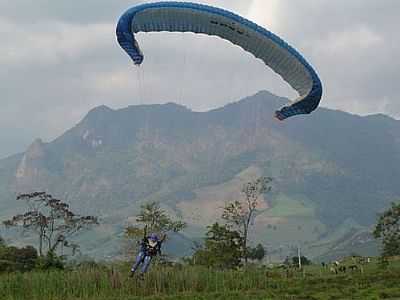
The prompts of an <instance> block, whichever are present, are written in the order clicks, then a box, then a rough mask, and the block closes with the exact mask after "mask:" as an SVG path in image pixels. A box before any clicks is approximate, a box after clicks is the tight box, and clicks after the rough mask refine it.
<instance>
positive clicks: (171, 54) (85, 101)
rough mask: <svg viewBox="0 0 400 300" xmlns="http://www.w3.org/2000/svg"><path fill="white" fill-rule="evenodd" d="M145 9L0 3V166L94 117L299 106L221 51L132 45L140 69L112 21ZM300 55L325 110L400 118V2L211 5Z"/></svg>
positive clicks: (278, 82)
mask: <svg viewBox="0 0 400 300" xmlns="http://www.w3.org/2000/svg"><path fill="white" fill-rule="evenodd" d="M142 2H143V1H134V0H131V1H126V0H82V1H67V0H58V1H54V0H35V1H32V0H15V1H9V0H0V103H1V109H0V158H1V157H6V156H8V155H11V154H14V153H17V152H23V151H25V149H26V147H27V146H28V145H29V144H30V143H32V141H33V140H34V139H36V138H42V139H43V140H44V141H51V140H52V139H54V138H56V137H57V136H59V135H61V134H62V133H63V132H65V131H66V130H68V129H69V128H71V127H73V126H74V125H75V124H77V123H78V122H79V121H80V120H81V119H82V118H83V117H84V116H85V115H86V114H87V112H88V111H89V110H90V109H92V108H94V107H96V106H99V105H107V106H109V107H111V108H113V109H118V108H122V107H126V106H129V105H137V104H151V103H166V102H176V103H179V104H182V105H185V106H187V107H189V108H191V109H193V110H195V111H206V110H209V109H213V108H217V107H220V106H223V105H225V104H227V103H229V102H233V101H237V100H239V99H241V98H242V97H245V96H248V95H251V94H254V93H256V92H257V91H259V90H268V91H271V92H273V93H275V94H277V95H279V96H284V97H288V98H294V97H295V96H296V94H295V93H294V92H293V90H292V89H291V88H290V87H289V86H287V84H286V83H285V82H284V81H283V80H282V79H281V78H280V77H279V76H277V75H276V74H274V73H273V72H272V71H271V70H270V69H268V68H267V67H266V66H265V65H264V64H263V63H262V62H261V61H259V60H257V59H255V58H254V57H253V56H251V55H250V54H248V53H246V52H244V51H243V50H242V49H240V48H239V47H236V46H234V45H232V44H230V43H228V42H226V41H223V40H221V39H218V38H215V37H209V36H202V35H197V36H195V35H193V34H189V33H185V34H178V33H157V34H155V33H152V34H140V35H139V36H138V40H139V43H140V45H141V48H142V50H143V52H144V54H145V61H144V63H143V65H142V66H141V67H140V68H137V67H134V66H133V65H132V63H131V61H130V59H129V57H128V56H127V55H126V54H125V53H124V52H123V51H122V50H121V49H120V47H119V46H118V44H117V42H116V40H115V26H116V23H117V21H118V18H119V16H120V15H121V14H122V13H123V12H124V11H125V10H126V9H127V8H129V7H131V6H133V5H135V4H138V3H142ZM198 2H201V3H205V4H210V5H214V6H218V7H223V8H225V9H228V10H232V11H234V12H236V13H238V14H240V15H242V16H244V17H247V18H249V19H250V20H252V21H255V22H257V23H258V24H260V25H262V26H264V27H266V28H267V29H268V30H270V31H272V32H274V33H275V34H277V35H279V36H280V37H282V38H283V39H284V40H286V41H287V42H288V43H289V44H291V45H292V46H294V47H295V48H296V49H297V50H299V52H301V53H302V54H303V55H304V56H305V58H306V59H307V60H308V61H309V62H310V63H311V65H313V66H314V68H315V69H316V70H317V73H318V74H319V75H320V78H321V80H322V82H323V86H324V95H323V99H322V102H321V106H323V107H327V108H332V109H339V110H343V111H347V112H351V113H354V114H360V115H368V114H375V113H385V114H388V115H390V116H392V117H394V118H400V101H399V100H400V99H398V97H399V96H398V95H399V94H400V87H399V84H398V82H397V80H396V79H398V78H399V75H398V70H400V60H399V59H398V53H400V35H399V34H398V32H397V31H398V28H400V19H399V18H398V16H399V15H400V1H398V0H335V1H332V0H298V1H297V0H296V1H292V0H208V1H198Z"/></svg>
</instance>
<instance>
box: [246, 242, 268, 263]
mask: <svg viewBox="0 0 400 300" xmlns="http://www.w3.org/2000/svg"><path fill="white" fill-rule="evenodd" d="M264 257H265V249H264V247H263V245H261V244H258V245H257V246H256V247H255V248H250V249H249V250H248V258H250V259H251V260H258V261H262V260H263V258H264Z"/></svg>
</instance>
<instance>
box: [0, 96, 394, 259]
mask: <svg viewBox="0 0 400 300" xmlns="http://www.w3.org/2000/svg"><path fill="white" fill-rule="evenodd" d="M286 102H287V100H286V99H284V98H280V97H277V96H274V95H273V94H271V93H269V92H259V93H257V94H256V95H254V96H251V97H248V98H245V99H243V100H241V101H238V102H235V103H231V104H228V105H226V106H224V107H221V108H218V109H215V110H211V111H208V112H193V111H191V110H190V109H188V108H186V107H183V106H181V105H177V104H174V103H168V104H164V105H138V106H129V107H127V108H124V109H119V110H113V109H110V108H108V107H106V106H99V107H97V108H94V109H93V110H91V111H90V112H89V113H88V114H87V115H86V117H85V118H84V119H83V120H82V121H81V122H80V123H78V124H77V125H76V126H74V127H73V128H71V129H70V130H68V131H67V132H65V133H64V134H63V135H62V136H60V137H58V138H57V139H55V140H54V141H52V142H49V143H44V142H42V141H41V140H39V139H38V140H36V141H35V142H34V143H33V144H32V145H31V146H30V147H29V149H27V151H26V152H25V153H23V154H18V155H15V156H12V157H9V158H6V159H2V160H0V192H1V193H0V212H1V213H0V218H1V219H3V218H6V217H9V216H10V215H12V214H13V213H15V212H16V211H17V210H18V209H20V208H19V206H17V203H16V202H15V195H16V194H17V193H20V192H29V191H33V190H46V191H49V192H50V193H52V194H54V195H56V196H57V197H59V198H61V199H65V200H66V201H68V202H69V203H70V205H71V206H72V208H73V209H75V210H77V211H79V212H81V213H85V214H95V215H99V216H100V217H101V219H102V222H103V225H102V226H100V227H99V228H97V229H96V230H95V232H94V233H93V234H89V233H88V234H87V235H86V238H85V239H83V240H88V239H89V238H91V239H92V241H90V243H89V242H87V247H86V246H85V247H84V250H85V251H86V253H89V254H90V255H93V256H96V257H99V258H104V257H110V256H113V255H117V254H118V251H119V250H118V249H119V246H118V245H119V243H120V241H121V232H122V230H123V226H124V225H125V224H127V223H128V222H132V221H134V218H132V216H134V215H135V213H136V212H137V209H138V207H139V206H140V204H142V203H143V202H145V201H153V200H154V201H160V202H161V203H162V204H163V206H164V207H165V208H166V209H168V210H169V211H170V212H171V213H172V214H175V215H176V216H181V217H183V218H184V220H185V221H186V222H187V223H188V224H189V226H188V229H187V230H186V231H185V232H184V233H183V235H181V236H180V237H176V241H178V240H179V241H180V243H182V244H184V245H185V246H184V247H177V246H176V244H174V243H173V241H172V242H170V250H171V252H172V253H173V254H181V253H185V254H186V253H189V252H190V247H191V246H190V240H198V239H199V238H201V236H202V234H203V233H204V229H205V226H206V225H209V222H210V221H215V220H218V215H220V213H219V211H218V209H219V207H221V205H223V203H224V201H228V200H232V199H234V198H235V197H240V186H241V184H243V183H244V182H246V181H247V180H250V179H252V178H255V177H257V176H261V175H265V176H271V177H273V178H274V184H273V190H272V192H271V193H270V194H268V195H266V198H265V199H264V201H263V203H262V210H261V211H260V213H259V214H258V215H257V217H256V219H255V221H254V224H255V228H254V229H255V230H254V235H253V236H252V239H253V240H254V241H259V242H262V243H264V244H266V245H268V247H269V248H270V249H271V251H270V252H271V253H276V255H275V257H281V256H284V255H285V254H287V251H289V250H287V251H286V250H279V249H284V248H285V247H286V248H288V249H289V248H290V247H289V246H287V245H290V244H294V243H301V244H302V245H305V247H306V249H307V247H309V249H310V250H309V251H310V253H311V256H313V257H319V256H323V255H328V254H329V253H328V252H329V251H332V245H331V244H332V243H333V244H334V243H335V241H337V242H339V240H340V239H341V238H343V236H347V234H348V232H349V231H350V230H353V229H354V228H357V232H365V230H367V229H368V228H370V226H371V225H372V224H373V223H374V221H375V219H376V214H377V213H378V212H380V211H382V209H384V208H385V207H387V206H388V205H389V203H390V202H391V201H393V200H395V199H396V198H398V197H399V195H400V187H399V185H398V184H397V180H396V178H398V175H400V174H399V173H400V171H399V170H398V169H397V166H399V165H400V164H399V162H400V151H399V150H400V144H399V141H400V133H399V132H400V131H399V127H400V122H399V121H397V120H394V119H391V118H389V117H386V116H384V115H373V116H368V117H360V116H356V115H351V114H348V113H344V112H340V111H334V110H329V109H324V108H320V109H318V111H316V112H315V113H313V114H311V115H308V116H300V117H296V118H292V119H290V120H287V121H285V122H278V121H276V120H275V119H274V118H273V113H274V111H275V110H276V109H277V108H279V107H281V106H282V105H284V104H285V103H286ZM348 220H352V221H351V222H354V224H353V225H354V226H344V227H345V228H348V229H349V230H348V231H346V230H343V232H342V233H340V234H338V231H337V230H336V229H337V228H338V226H341V224H346V222H349V221H348ZM335 230H336V231H335ZM2 234H6V233H3V232H2ZM350 238H351V237H349V238H348V240H349V241H350ZM183 240H185V242H183ZM322 241H324V244H326V246H324V247H320V246H318V247H313V245H317V244H318V243H320V242H322ZM340 243H342V244H343V243H345V241H341V240H340ZM84 244H85V243H84ZM320 244H321V243H320ZM328 244H329V246H328ZM285 245H286V246H285ZM286 248H285V249H286ZM316 248H317V249H318V250H317V251H314V250H311V249H316ZM285 251H286V252H285ZM327 253H328V254H327ZM328 256H329V255H328Z"/></svg>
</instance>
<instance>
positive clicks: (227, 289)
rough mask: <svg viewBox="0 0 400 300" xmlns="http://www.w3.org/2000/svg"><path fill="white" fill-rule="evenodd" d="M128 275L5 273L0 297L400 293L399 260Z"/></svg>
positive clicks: (90, 299) (120, 270) (113, 271)
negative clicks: (339, 268)
mask: <svg viewBox="0 0 400 300" xmlns="http://www.w3.org/2000/svg"><path fill="white" fill-rule="evenodd" d="M127 275H128V266H127V265H114V266H102V267H92V268H90V267H86V268H80V269H75V270H65V271H49V272H39V271H35V272H30V273H9V274H1V275H0V299H1V300H17V299H18V300H19V299H22V300H24V299H29V300H39V299H40V300H50V299H51V300H78V299H79V300H94V299H96V300H102V299H104V300H105V299H107V300H108V299H110V300H113V299H115V300H117V299H118V300H130V299H132V300H138V299H148V300H156V299H158V300H166V299H182V300H183V299H185V300H186V299H188V300H189V299H199V300H200V299H204V300H206V299H207V300H208V299H233V300H234V299H321V300H325V299H326V300H328V299H363V300H364V299H366V300H368V299H371V300H372V299H400V284H399V282H400V263H399V262H393V263H391V264H390V266H389V267H388V269H385V270H383V269H380V268H379V266H378V265H377V264H375V263H373V264H370V265H368V266H365V267H364V269H363V272H362V273H361V272H353V273H347V274H344V275H333V274H331V273H330V272H329V270H327V269H322V268H320V267H319V266H310V267H307V268H306V269H305V270H304V272H298V271H290V272H289V273H287V272H286V271H284V270H277V269H274V270H269V269H249V270H247V271H215V270H208V269H205V268H198V267H182V268H169V267H158V269H156V268H154V269H153V270H152V271H151V272H150V273H149V274H148V276H147V277H146V279H145V280H144V281H140V280H137V279H131V278H128V276H127Z"/></svg>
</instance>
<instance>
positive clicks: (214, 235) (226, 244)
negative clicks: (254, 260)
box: [192, 223, 243, 269]
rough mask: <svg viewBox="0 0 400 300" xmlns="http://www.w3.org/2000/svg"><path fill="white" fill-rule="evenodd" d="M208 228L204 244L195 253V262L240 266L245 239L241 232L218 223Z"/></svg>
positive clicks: (211, 265)
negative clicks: (243, 239)
mask: <svg viewBox="0 0 400 300" xmlns="http://www.w3.org/2000/svg"><path fill="white" fill-rule="evenodd" d="M207 228H208V232H207V233H206V239H205V243H204V246H203V247H201V248H199V249H198V250H197V251H196V252H195V253H194V254H193V257H192V262H193V264H198V265H204V266H208V267H217V268H221V269H225V268H228V269H229V268H235V267H238V266H240V263H241V258H242V245H243V241H242V237H241V236H240V234H239V232H237V231H234V230H231V229H229V227H228V226H227V225H220V224H218V223H214V224H213V225H211V226H208V227H207Z"/></svg>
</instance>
